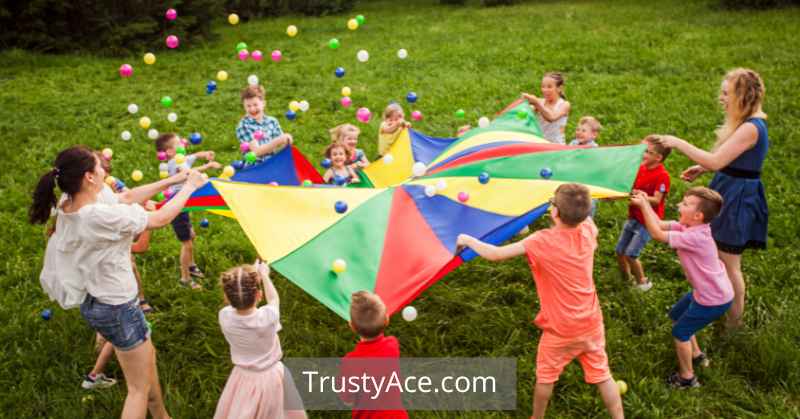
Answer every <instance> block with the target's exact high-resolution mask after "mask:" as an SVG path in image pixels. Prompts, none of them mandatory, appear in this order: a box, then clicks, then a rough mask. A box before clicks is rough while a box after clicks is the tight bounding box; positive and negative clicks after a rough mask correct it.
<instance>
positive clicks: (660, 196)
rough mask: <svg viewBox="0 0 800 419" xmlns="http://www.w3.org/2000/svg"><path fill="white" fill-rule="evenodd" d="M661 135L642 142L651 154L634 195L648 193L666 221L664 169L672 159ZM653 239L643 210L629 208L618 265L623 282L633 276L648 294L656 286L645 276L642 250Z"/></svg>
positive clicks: (619, 244) (635, 184)
mask: <svg viewBox="0 0 800 419" xmlns="http://www.w3.org/2000/svg"><path fill="white" fill-rule="evenodd" d="M657 140H658V136H657V135H648V136H647V137H645V139H644V140H643V141H642V142H643V143H646V144H647V150H646V151H645V152H644V156H643V157H642V165H641V166H639V173H637V174H636V180H635V181H634V182H633V193H634V194H636V193H638V192H640V191H641V192H644V193H645V194H647V201H648V202H649V203H650V205H651V206H652V207H653V209H654V210H655V212H656V214H658V218H661V219H663V218H664V201H666V198H667V194H668V193H669V173H667V169H665V168H664V160H666V159H667V156H669V152H670V149H669V148H666V147H664V146H662V145H661V144H660V143H658V142H657ZM650 239H651V236H650V233H648V232H647V228H645V226H644V217H642V210H641V209H639V208H638V207H637V206H636V205H630V206H629V207H628V221H626V222H625V226H623V227H622V233H621V234H620V236H619V241H618V242H617V248H616V252H617V261H618V262H619V269H620V273H621V274H622V277H623V280H625V281H628V280H629V279H630V277H631V273H633V276H634V278H635V279H636V288H638V289H639V290H641V291H648V290H650V288H652V287H653V283H652V282H650V280H649V279H647V277H646V276H645V275H644V268H642V263H641V262H640V261H639V255H640V254H641V253H642V249H644V246H645V245H646V244H647V242H649V241H650Z"/></svg>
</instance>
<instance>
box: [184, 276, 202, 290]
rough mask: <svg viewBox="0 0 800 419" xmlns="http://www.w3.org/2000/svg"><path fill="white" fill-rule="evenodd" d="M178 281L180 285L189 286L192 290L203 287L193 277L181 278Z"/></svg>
mask: <svg viewBox="0 0 800 419" xmlns="http://www.w3.org/2000/svg"><path fill="white" fill-rule="evenodd" d="M178 283H180V284H181V286H182V287H185V288H191V289H193V290H199V289H202V288H203V286H202V285H200V284H198V283H197V282H195V281H194V279H183V278H181V279H179V280H178Z"/></svg>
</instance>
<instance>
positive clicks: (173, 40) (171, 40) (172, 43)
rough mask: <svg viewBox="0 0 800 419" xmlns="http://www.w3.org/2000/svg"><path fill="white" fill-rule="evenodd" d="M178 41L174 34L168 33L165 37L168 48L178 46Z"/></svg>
mask: <svg viewBox="0 0 800 419" xmlns="http://www.w3.org/2000/svg"><path fill="white" fill-rule="evenodd" d="M179 44H180V42H179V41H178V37H177V36H175V35H170V36H168V37H167V47H169V48H173V49H175V48H178V45H179Z"/></svg>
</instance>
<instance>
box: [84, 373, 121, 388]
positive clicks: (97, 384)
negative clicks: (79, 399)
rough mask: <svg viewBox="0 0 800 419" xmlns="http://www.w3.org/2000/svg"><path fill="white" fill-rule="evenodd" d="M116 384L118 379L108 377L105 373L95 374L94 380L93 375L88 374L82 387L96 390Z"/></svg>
mask: <svg viewBox="0 0 800 419" xmlns="http://www.w3.org/2000/svg"><path fill="white" fill-rule="evenodd" d="M114 384H117V380H115V379H113V378H109V377H106V375H105V374H103V373H100V374H97V375H95V377H94V380H92V377H90V376H89V375H88V374H87V375H86V377H84V378H83V383H81V387H83V388H84V389H86V390H94V389H96V388H108V387H111V386H113V385H114Z"/></svg>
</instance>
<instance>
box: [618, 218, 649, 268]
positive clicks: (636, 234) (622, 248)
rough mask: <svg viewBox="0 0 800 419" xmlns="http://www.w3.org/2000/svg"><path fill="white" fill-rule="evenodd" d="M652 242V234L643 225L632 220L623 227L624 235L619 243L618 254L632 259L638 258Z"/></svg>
mask: <svg viewBox="0 0 800 419" xmlns="http://www.w3.org/2000/svg"><path fill="white" fill-rule="evenodd" d="M649 241H650V233H648V232H647V228H645V226H643V225H642V224H641V223H639V222H638V221H636V220H635V219H633V218H631V219H629V220H628V221H626V222H625V226H624V227H622V234H620V235H619V241H618V242H617V249H616V251H617V254H618V255H625V256H628V257H631V258H634V259H636V258H638V257H639V255H640V254H641V253H642V249H644V246H645V245H646V244H647V242H649Z"/></svg>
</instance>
